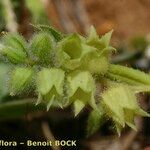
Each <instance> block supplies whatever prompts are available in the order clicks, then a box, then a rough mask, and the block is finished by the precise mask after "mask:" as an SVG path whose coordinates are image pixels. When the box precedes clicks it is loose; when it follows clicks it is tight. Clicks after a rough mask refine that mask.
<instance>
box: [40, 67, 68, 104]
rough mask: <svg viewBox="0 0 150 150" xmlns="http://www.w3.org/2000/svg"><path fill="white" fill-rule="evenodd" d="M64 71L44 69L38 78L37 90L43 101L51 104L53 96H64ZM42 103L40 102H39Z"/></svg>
mask: <svg viewBox="0 0 150 150" xmlns="http://www.w3.org/2000/svg"><path fill="white" fill-rule="evenodd" d="M64 77H65V74H64V71H63V70H61V69H56V68H51V69H48V68H43V69H42V70H41V71H40V72H39V73H38V77H37V90H38V93H39V94H40V95H41V96H42V97H41V99H44V100H45V101H47V102H49V101H50V100H52V99H53V96H55V97H57V98H59V97H62V96H63V84H64ZM39 102H40V101H39Z"/></svg>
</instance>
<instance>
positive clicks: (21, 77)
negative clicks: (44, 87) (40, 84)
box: [10, 67, 33, 95]
mask: <svg viewBox="0 0 150 150" xmlns="http://www.w3.org/2000/svg"><path fill="white" fill-rule="evenodd" d="M32 77H33V70H32V69H31V68H22V67H17V68H15V70H13V72H12V75H11V79H10V94H11V95H16V94H19V93H20V92H22V91H23V90H24V89H25V88H26V87H27V86H29V85H30V84H31V81H32V79H33V78H32Z"/></svg>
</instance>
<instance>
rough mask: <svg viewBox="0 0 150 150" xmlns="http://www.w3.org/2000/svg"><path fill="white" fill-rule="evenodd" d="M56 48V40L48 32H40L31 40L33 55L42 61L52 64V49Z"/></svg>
mask: <svg viewBox="0 0 150 150" xmlns="http://www.w3.org/2000/svg"><path fill="white" fill-rule="evenodd" d="M53 48H54V41H53V39H52V38H51V36H50V35H48V34H47V33H43V32H42V33H38V34H36V35H35V36H34V37H33V39H32V40H31V44H30V48H29V49H30V51H31V53H32V55H33V56H32V57H33V58H34V59H35V60H36V61H38V62H40V63H42V64H50V62H51V61H52V58H51V55H52V49H53Z"/></svg>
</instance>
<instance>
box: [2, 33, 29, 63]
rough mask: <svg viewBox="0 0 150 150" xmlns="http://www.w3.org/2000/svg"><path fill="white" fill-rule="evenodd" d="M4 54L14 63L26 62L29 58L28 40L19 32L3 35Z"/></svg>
mask: <svg viewBox="0 0 150 150" xmlns="http://www.w3.org/2000/svg"><path fill="white" fill-rule="evenodd" d="M2 54H3V55H5V56H6V57H7V58H8V59H9V61H11V62H12V63H24V62H25V61H26V58H27V50H26V41H25V40H24V38H23V37H22V36H20V35H19V34H11V33H10V34H7V35H6V36H4V37H3V48H2Z"/></svg>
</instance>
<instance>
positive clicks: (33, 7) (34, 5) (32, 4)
mask: <svg viewBox="0 0 150 150" xmlns="http://www.w3.org/2000/svg"><path fill="white" fill-rule="evenodd" d="M24 2H25V5H26V7H27V9H28V10H29V12H30V17H32V18H31V19H32V22H33V23H35V24H37V23H43V24H49V23H50V21H49V18H48V16H47V14H46V11H45V7H44V5H43V3H42V1H40V0H38V1H37V0H32V1H30V0H25V1H24Z"/></svg>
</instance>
